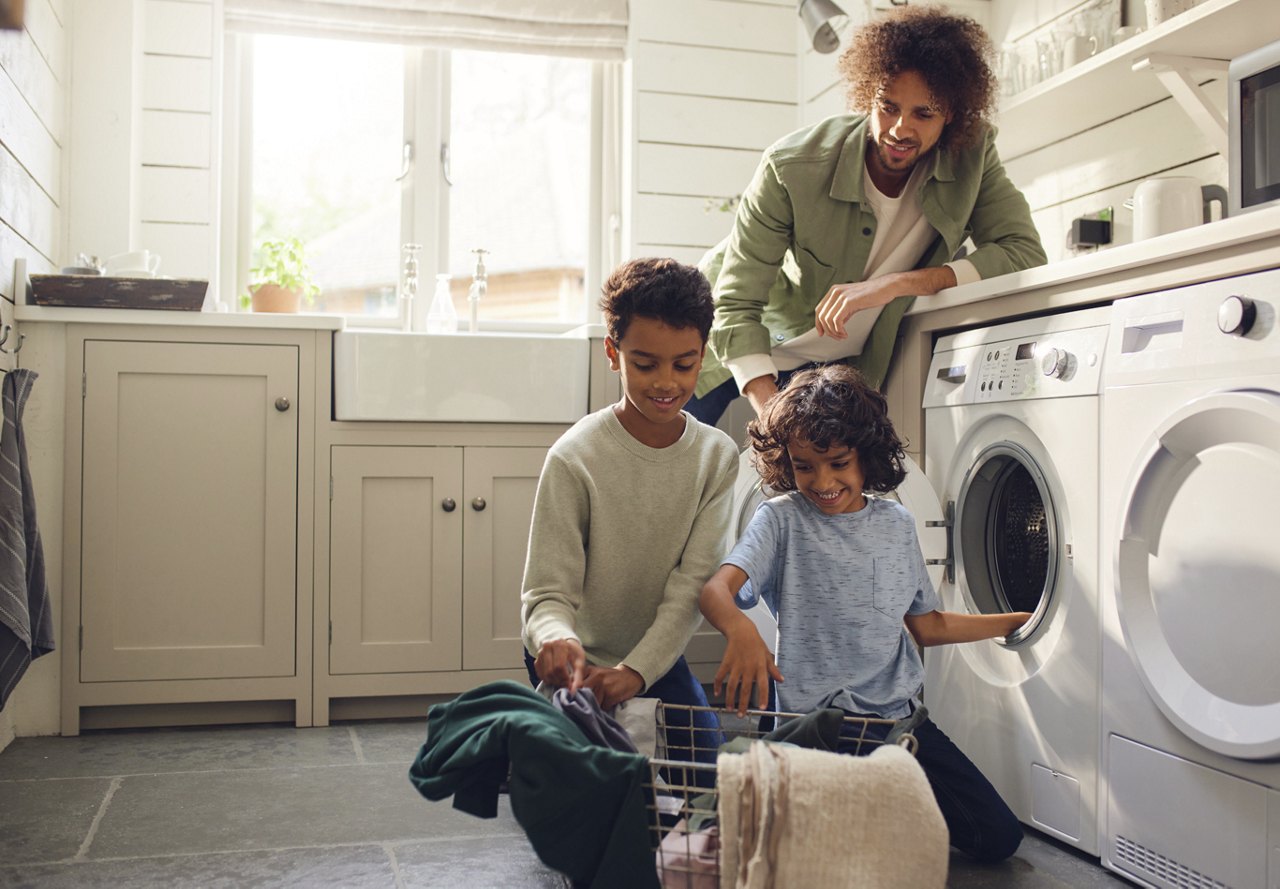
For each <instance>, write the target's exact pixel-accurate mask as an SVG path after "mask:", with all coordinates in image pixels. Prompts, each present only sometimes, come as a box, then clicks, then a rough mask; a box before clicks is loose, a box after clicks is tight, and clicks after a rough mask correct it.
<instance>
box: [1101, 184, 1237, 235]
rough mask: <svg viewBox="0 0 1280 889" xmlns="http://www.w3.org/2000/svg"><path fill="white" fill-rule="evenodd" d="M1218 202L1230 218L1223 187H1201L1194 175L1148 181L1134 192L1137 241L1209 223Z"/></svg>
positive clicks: (1134, 221) (1134, 230)
mask: <svg viewBox="0 0 1280 889" xmlns="http://www.w3.org/2000/svg"><path fill="white" fill-rule="evenodd" d="M1214 201H1217V202H1218V203H1219V205H1220V206H1221V207H1222V215H1223V216H1226V215H1227V191H1226V189H1224V188H1223V187H1222V186H1221V185H1201V184H1200V183H1199V181H1197V180H1196V179H1193V178H1192V177H1190V176H1164V177H1160V178H1158V179H1147V180H1146V181H1144V182H1142V183H1141V184H1140V185H1139V186H1138V187H1137V189H1136V190H1134V192H1133V239H1134V240H1135V241H1144V240H1146V239H1147V238H1154V237H1156V236H1157V235H1165V234H1168V233H1169V232H1176V231H1179V230H1181V229H1184V228H1191V227H1192V226H1196V225H1200V224H1201V223H1203V222H1208V221H1209V218H1210V216H1209V205H1210V204H1211V203H1213V202H1214ZM1126 203H1128V202H1126Z"/></svg>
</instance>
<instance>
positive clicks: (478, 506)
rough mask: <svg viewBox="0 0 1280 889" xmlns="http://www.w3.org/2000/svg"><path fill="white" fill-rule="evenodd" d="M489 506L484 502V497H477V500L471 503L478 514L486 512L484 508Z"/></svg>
mask: <svg viewBox="0 0 1280 889" xmlns="http://www.w3.org/2000/svg"><path fill="white" fill-rule="evenodd" d="M488 505H489V504H487V503H485V502H484V498H483V497H477V498H476V499H475V500H472V501H471V508H472V509H474V510H475V511H476V512H484V508H485V507H486V506H488Z"/></svg>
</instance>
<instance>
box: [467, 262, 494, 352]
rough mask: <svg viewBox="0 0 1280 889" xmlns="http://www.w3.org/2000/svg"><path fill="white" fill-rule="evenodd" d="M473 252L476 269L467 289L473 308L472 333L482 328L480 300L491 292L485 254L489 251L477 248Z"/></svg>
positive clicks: (469, 306) (468, 302)
mask: <svg viewBox="0 0 1280 889" xmlns="http://www.w3.org/2000/svg"><path fill="white" fill-rule="evenodd" d="M471 252H472V253H474V254H475V255H476V270H475V273H474V274H473V275H472V276H471V287H470V288H468V290H467V307H468V308H470V309H471V323H470V327H469V330H470V332H471V333H476V332H477V331H478V330H479V329H480V321H479V319H478V317H477V316H478V314H479V311H480V300H481V299H483V298H484V295H485V294H486V293H488V292H489V273H488V272H487V271H485V267H484V255H485V254H486V253H488V252H489V251H488V250H484V249H482V248H476V249H475V250H472V251H471Z"/></svg>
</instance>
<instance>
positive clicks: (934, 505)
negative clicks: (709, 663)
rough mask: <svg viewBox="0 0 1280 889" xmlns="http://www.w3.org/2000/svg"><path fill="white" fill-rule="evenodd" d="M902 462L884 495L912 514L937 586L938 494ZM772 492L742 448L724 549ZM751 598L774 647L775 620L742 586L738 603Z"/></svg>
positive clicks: (943, 535)
mask: <svg viewBox="0 0 1280 889" xmlns="http://www.w3.org/2000/svg"><path fill="white" fill-rule="evenodd" d="M903 466H904V468H905V469H906V470H907V477H906V478H905V479H904V480H903V482H902V484H901V485H899V486H898V489H897V490H896V491H894V492H893V493H892V494H889V495H887V496H890V497H893V498H894V499H895V500H897V501H898V502H899V503H901V504H902V505H903V506H905V507H906V508H907V510H908V511H909V512H910V513H911V515H912V516H914V517H915V520H916V533H917V535H918V536H919V538H920V549H921V551H923V553H924V560H925V564H926V565H927V566H928V571H929V579H930V580H932V581H933V585H934V588H935V589H936V588H937V586H938V584H940V583H941V582H942V571H943V566H944V565H945V564H946V561H947V531H946V527H945V524H946V523H945V522H943V520H942V506H941V504H940V503H939V502H938V495H937V494H935V493H934V490H933V486H932V485H931V484H929V480H928V479H927V478H925V475H924V470H922V469H921V468H920V467H919V465H917V464H916V462H915V461H914V460H912V459H911V458H910V457H906V458H905V459H904V461H903ZM772 496H774V492H772V491H771V490H769V489H767V488H765V486H764V482H763V481H762V480H761V478H760V476H759V474H758V473H757V472H756V470H755V467H754V466H752V465H751V449H750V448H748V449H747V450H744V451H743V452H742V454H741V456H740V457H739V458H738V483H737V487H736V488H735V491H734V504H733V527H732V528H731V529H730V533H731V534H732V535H733V540H732V541H730V542H729V545H728V547H727V548H726V552H728V550H729V549H732V548H733V543H734V542H736V541H737V539H738V538H739V537H740V536H742V532H743V531H745V530H746V528H747V525H749V524H750V523H751V517H752V516H753V515H755V513H756V509H757V508H759V506H760V504H761V503H763V502H764V501H765V500H767V499H769V498H770V497H772ZM753 601H754V602H755V604H754V605H750V606H749V607H748V608H747V609H746V611H747V616H748V617H750V618H751V620H752V621H753V622H754V623H755V625H756V628H757V629H758V630H759V631H760V635H761V636H762V637H763V638H764V640H765V642H767V643H768V644H769V650H770V651H773V650H774V643H775V641H776V639H777V631H778V622H777V621H776V620H775V619H774V617H773V614H771V613H770V611H769V609H768V607H767V606H766V605H765V604H764V602H763V601H757V600H756V597H755V595H754V594H753V593H752V592H751V590H750V589H749V588H744V590H743V593H742V594H741V595H740V597H739V604H742V605H746V604H747V603H750V602H753Z"/></svg>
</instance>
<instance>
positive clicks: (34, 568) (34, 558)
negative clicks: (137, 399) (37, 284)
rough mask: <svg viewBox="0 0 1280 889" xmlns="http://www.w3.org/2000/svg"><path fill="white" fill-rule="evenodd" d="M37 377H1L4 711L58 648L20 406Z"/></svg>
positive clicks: (0, 682)
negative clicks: (33, 669) (33, 667)
mask: <svg viewBox="0 0 1280 889" xmlns="http://www.w3.org/2000/svg"><path fill="white" fill-rule="evenodd" d="M37 376H38V375H37V374H36V373H35V372H34V371H30V370H26V369H24V368H18V369H16V370H11V371H9V373H8V374H6V375H5V377H4V379H3V381H0V407H3V412H4V427H3V429H0V709H3V708H4V705H5V702H6V701H8V700H9V694H10V693H11V692H12V691H13V689H14V687H15V686H16V685H17V684H18V680H19V679H21V678H22V675H23V674H24V673H26V672H27V667H28V666H29V665H30V664H31V662H32V661H33V660H35V659H36V658H38V657H40V655H42V654H48V653H49V652H51V651H53V649H54V642H53V610H52V608H50V605H49V587H48V585H47V584H46V583H45V577H44V549H43V547H41V545H40V531H39V529H38V528H37V527H36V501H35V495H34V493H33V492H32V490H31V472H30V470H29V468H28V467H27V446H26V442H25V440H24V438H23V435H22V409H23V407H24V406H25V405H26V403H27V397H28V396H29V395H30V394H31V387H32V385H34V384H35V381H36V377H37Z"/></svg>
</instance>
